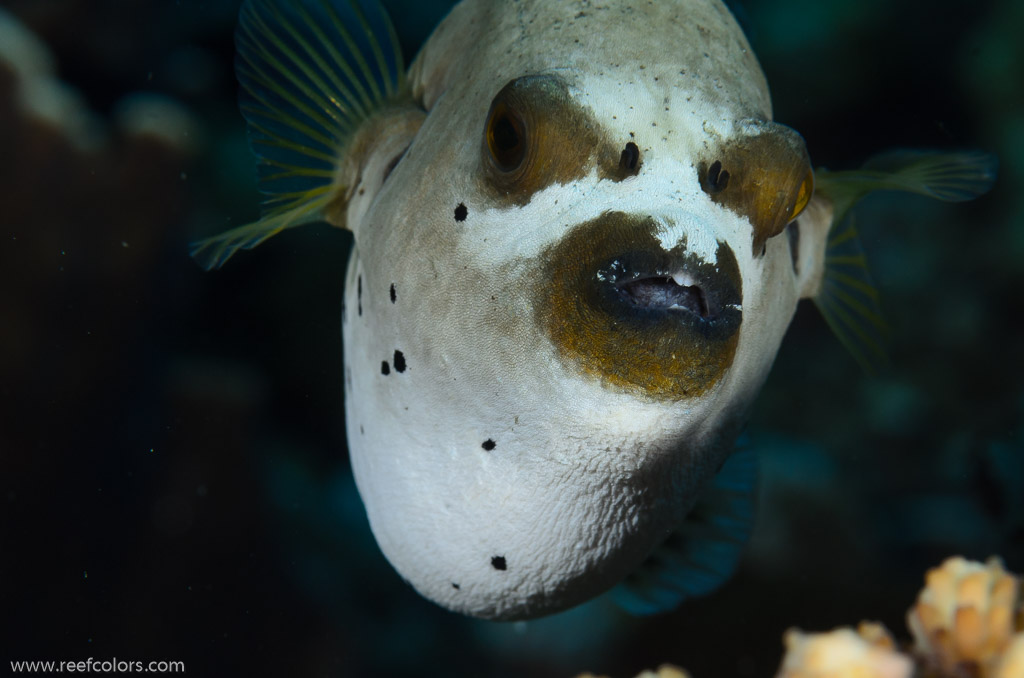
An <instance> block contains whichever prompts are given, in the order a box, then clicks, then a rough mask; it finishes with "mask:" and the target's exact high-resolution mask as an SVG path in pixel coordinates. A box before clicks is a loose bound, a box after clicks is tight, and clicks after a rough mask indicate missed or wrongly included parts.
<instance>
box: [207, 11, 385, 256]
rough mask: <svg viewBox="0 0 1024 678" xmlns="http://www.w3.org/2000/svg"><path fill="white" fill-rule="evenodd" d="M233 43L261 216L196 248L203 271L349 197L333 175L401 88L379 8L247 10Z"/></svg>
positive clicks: (311, 219)
mask: <svg viewBox="0 0 1024 678" xmlns="http://www.w3.org/2000/svg"><path fill="white" fill-rule="evenodd" d="M235 42H236V47H237V50H238V55H237V58H236V61H235V70H236V73H237V75H238V80H239V83H240V85H241V94H240V97H239V98H240V106H241V110H242V115H243V116H244V117H245V120H246V123H247V129H248V135H249V145H250V147H251V148H252V151H253V153H254V154H255V155H256V157H257V159H258V165H257V167H258V176H259V185H260V192H261V193H262V194H263V196H264V200H263V203H262V216H261V218H260V219H259V221H256V222H254V223H251V224H247V225H245V226H241V227H239V228H235V229H233V230H230V231H228V232H226V233H222V234H220V235H217V236H214V237H212V238H208V239H206V240H201V241H199V242H197V243H193V245H192V256H193V257H195V259H196V261H198V262H199V264H200V265H201V266H203V268H206V269H211V268H219V267H220V266H221V265H222V264H223V263H224V262H225V261H227V260H228V259H229V258H230V257H231V255H233V254H234V253H235V252H237V251H238V250H240V249H251V248H253V247H255V246H256V245H259V244H260V243H261V242H263V241H264V240H266V239H267V238H269V237H271V236H272V235H275V234H276V233H279V232H280V231H282V230H284V229H286V228H292V227H294V226H299V225H302V224H306V223H310V222H314V221H319V220H321V219H322V218H323V211H324V209H325V207H327V205H328V204H330V203H331V202H332V201H333V200H335V199H336V198H337V197H338V195H339V194H340V193H342V192H343V191H344V190H345V188H346V187H345V186H342V185H341V182H340V180H339V178H338V167H339V164H340V162H341V160H342V159H343V155H344V151H345V148H346V146H347V144H348V143H349V142H350V141H351V139H352V137H353V135H354V134H355V132H356V130H358V129H359V127H360V125H362V123H364V122H365V121H366V120H367V119H368V118H369V117H370V116H372V115H373V114H374V112H376V111H378V110H380V109H382V108H383V107H385V106H386V105H387V104H388V102H389V101H391V100H393V99H394V98H395V97H396V96H397V95H398V94H399V93H400V92H401V91H402V90H403V89H404V83H405V70H404V67H403V65H402V55H401V50H400V49H399V46H398V40H397V38H396V36H395V32H394V29H393V28H392V26H391V21H390V20H389V19H388V16H387V14H386V13H385V12H384V10H383V8H382V7H381V6H380V4H379V3H378V2H376V0H246V2H245V3H244V4H243V5H242V9H241V11H240V12H239V19H238V28H237V30H236V33H235Z"/></svg>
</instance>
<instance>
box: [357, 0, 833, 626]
mask: <svg viewBox="0 0 1024 678" xmlns="http://www.w3.org/2000/svg"><path fill="white" fill-rule="evenodd" d="M410 79H411V82H412V87H413V94H414V96H415V98H416V100H417V101H418V102H419V103H420V104H421V105H422V107H423V109H425V110H426V116H425V118H424V119H422V124H419V123H417V125H418V126H417V125H413V126H411V127H409V126H407V127H406V128H403V129H404V130H405V131H404V135H405V136H404V137H403V136H401V135H397V136H396V139H400V141H396V142H395V143H394V144H392V145H391V146H389V147H388V148H389V150H388V152H387V153H386V154H381V155H380V157H379V158H378V160H376V161H374V160H372V159H371V160H370V161H367V162H366V163H365V164H364V165H363V168H364V171H363V174H362V178H361V180H360V181H361V182H362V183H360V184H357V185H356V187H355V188H354V189H353V199H352V200H351V202H349V204H348V212H347V216H346V219H347V223H348V225H349V227H350V228H351V229H352V230H353V232H354V234H355V248H354V251H353V254H352V258H351V260H350V265H349V271H348V278H347V283H346V284H347V291H346V307H345V312H344V317H343V334H344V344H345V380H346V403H347V404H346V420H347V428H348V437H349V443H350V450H351V460H352V465H353V469H354V473H355V477H356V481H357V484H358V487H359V491H360V494H361V495H362V497H363V500H364V502H365V504H366V508H367V512H368V516H369V520H370V525H371V527H372V529H373V532H374V535H375V536H376V538H377V541H378V543H379V544H380V546H381V548H382V550H383V551H384V553H385V555H386V556H387V558H388V559H389V560H390V562H391V563H392V564H393V565H394V566H395V568H396V569H397V570H398V572H399V573H400V574H401V575H402V577H403V578H405V579H406V580H408V581H409V582H410V583H411V584H412V585H413V586H414V587H415V588H416V589H417V590H418V591H419V592H420V593H422V594H423V595H425V596H427V597H428V598H431V599H432V600H434V601H436V602H438V603H440V604H442V605H444V606H446V607H448V608H450V609H453V610H456V611H459V612H463V613H466V614H470V615H475V616H480V617H486V618H493V619H516V618H529V617H536V616H540V615H543V614H548V613H552V612H556V611H559V610H562V609H565V608H567V607H570V606H572V605H575V604H577V603H579V602H582V601H584V600H586V599H588V598H590V597H593V596H595V595H597V594H599V593H601V592H602V591H605V590H607V589H608V588H610V587H611V586H613V585H614V584H615V583H617V582H618V581H620V580H622V578H623V577H624V576H625V575H627V574H628V573H629V572H630V571H631V570H633V569H634V568H636V567H637V566H638V565H639V564H640V563H641V562H642V561H643V560H644V558H645V557H646V556H647V555H649V554H650V552H651V551H652V549H654V548H655V547H657V546H658V544H659V543H660V542H662V541H663V540H664V539H665V538H666V536H667V535H668V534H669V533H670V532H671V531H672V530H673V529H674V527H675V526H677V525H678V524H679V523H680V522H681V521H682V520H683V519H684V518H685V516H686V513H687V511H688V510H689V509H690V508H691V507H692V506H693V504H694V502H695V501H696V499H697V497H698V495H699V493H700V491H701V489H702V488H703V487H704V485H705V484H706V482H707V481H708V480H709V478H710V477H711V476H713V475H714V473H715V472H716V471H717V469H718V468H719V467H720V466H721V464H722V463H723V462H724V460H725V458H726V456H727V455H728V453H729V451H730V449H731V445H732V442H733V440H734V439H735V436H736V433H737V429H738V427H739V426H740V425H741V424H742V420H743V417H744V413H745V411H746V410H747V408H748V405H749V404H750V402H751V400H752V399H753V397H754V396H755V395H756V392H757V390H758V389H759V388H760V386H761V384H762V382H763V380H764V379H765V377H766V375H767V372H768V370H769V368H770V366H771V363H772V360H773V358H774V356H775V353H776V351H777V349H778V346H779V344H780V342H781V340H782V336H783V333H784V332H785V329H786V327H787V325H788V324H789V321H790V319H791V317H792V315H793V312H794V310H795V307H796V303H797V301H798V299H799V298H800V297H801V296H803V295H805V294H806V291H807V288H808V287H809V286H810V285H811V282H810V280H809V275H810V273H809V272H807V271H801V270H800V265H799V263H800V262H799V258H800V257H799V255H800V252H801V251H804V250H805V249H806V248H808V247H811V246H812V245H811V244H809V243H808V241H809V240H810V239H811V238H812V237H816V236H814V233H817V231H815V230H814V229H804V231H805V233H804V235H803V237H802V238H801V237H800V234H801V231H800V229H799V227H798V225H797V224H799V222H797V224H794V219H795V218H796V217H797V216H798V215H800V213H801V211H802V210H804V208H805V207H806V206H807V204H808V202H809V200H810V198H811V194H812V191H813V178H812V173H811V167H810V163H809V159H808V155H807V152H806V150H805V147H804V143H803V141H802V139H801V138H800V136H799V135H798V134H797V133H796V132H794V131H792V130H791V129H789V128H787V127H784V126H782V125H780V124H777V123H775V122H772V121H771V109H770V102H769V97H768V93H767V87H766V85H765V82H764V77H763V75H762V73H761V70H760V68H759V66H758V64H757V62H756V59H755V58H754V56H753V54H752V52H751V51H750V48H749V45H748V44H747V42H746V40H745V38H744V36H743V34H742V32H741V31H740V29H739V28H738V27H737V25H736V23H735V22H734V20H733V18H732V16H731V15H730V14H729V12H728V10H726V9H725V7H724V6H723V5H721V4H720V3H718V2H704V1H700V2H698V1H696V0H689V1H684V2H672V3H668V2H665V3H661V2H659V3H649V4H645V5H644V6H643V7H640V6H636V7H634V6H633V5H632V4H630V3H609V4H607V5H602V6H600V7H597V6H593V5H591V4H590V3H587V2H556V3H552V2H543V1H540V0H536V1H532V2H531V1H524V2H516V3H513V2H484V1H483V0H480V1H476V2H464V3H462V4H460V5H459V6H457V7H456V8H455V9H454V10H453V12H452V13H451V15H450V16H449V17H448V18H447V19H446V20H445V21H444V22H443V23H442V24H441V26H440V27H439V28H438V29H437V30H436V31H435V33H434V35H433V36H432V37H431V39H430V40H429V41H428V43H427V44H426V46H425V47H424V49H423V51H422V52H421V54H420V56H419V57H418V58H417V61H416V62H415V63H414V64H413V66H412V69H411V71H410ZM811 211H813V210H808V212H811ZM805 216H806V215H805ZM787 234H788V235H787Z"/></svg>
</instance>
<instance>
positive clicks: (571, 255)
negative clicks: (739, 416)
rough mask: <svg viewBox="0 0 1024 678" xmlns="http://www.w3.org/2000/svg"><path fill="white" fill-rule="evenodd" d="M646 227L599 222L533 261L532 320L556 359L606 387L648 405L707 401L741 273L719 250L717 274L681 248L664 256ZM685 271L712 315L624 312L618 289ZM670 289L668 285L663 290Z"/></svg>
mask: <svg viewBox="0 0 1024 678" xmlns="http://www.w3.org/2000/svg"><path fill="white" fill-rule="evenodd" d="M657 230H658V224H657V223H656V222H655V221H654V220H653V219H651V218H650V217H638V216H634V215H627V214H623V213H621V212H606V213H605V214H603V215H601V216H600V217H597V218H596V219H594V220H592V221H589V222H585V223H582V224H579V225H578V226H576V227H574V228H573V229H572V230H571V231H569V233H568V234H567V235H566V236H565V237H564V238H562V239H561V240H560V241H559V242H557V243H555V244H553V245H551V246H550V247H548V248H547V249H546V250H545V251H544V252H543V253H542V254H541V257H540V260H541V265H542V268H541V271H540V275H539V277H538V279H537V280H536V282H535V283H534V286H533V293H532V296H533V298H534V299H535V303H534V309H535V313H536V318H537V320H538V323H539V325H540V326H541V327H543V328H544V329H545V331H546V332H547V334H548V337H549V338H550V340H551V342H552V344H553V345H554V346H555V348H556V349H557V351H558V353H559V354H560V355H561V356H562V357H563V358H565V359H566V360H567V361H568V362H569V363H570V364H572V365H573V366H574V367H575V369H577V370H579V371H580V372H582V373H584V374H586V375H589V376H591V377H594V378H596V379H599V380H600V381H601V382H602V383H603V384H604V385H605V386H607V387H610V388H613V389H617V390H623V391H627V392H632V393H637V394H640V395H642V396H645V397H648V398H651V399H655V400H681V399H684V398H693V397H696V396H699V395H701V394H703V393H705V392H706V391H707V390H708V389H709V388H711V387H712V386H714V385H715V384H716V383H718V381H719V380H720V379H721V378H722V375H723V374H724V373H725V371H726V369H728V367H729V366H730V365H731V364H732V361H733V357H734V355H735V352H736V345H737V342H738V341H739V326H740V323H741V321H742V312H741V310H740V305H741V301H742V289H741V285H742V283H741V278H740V272H739V266H738V265H737V263H736V257H735V255H734V254H733V251H732V249H730V248H729V246H728V245H726V244H722V243H720V244H719V247H718V255H717V264H710V263H705V262H702V261H700V260H699V259H698V258H697V257H696V256H695V255H694V254H692V253H688V252H687V251H686V248H685V244H683V245H680V246H677V247H676V248H674V249H672V250H671V251H668V252H666V251H665V250H663V249H662V248H661V245H660V243H659V241H658V239H657V237H656V233H657ZM678 271H685V272H686V273H687V275H688V276H690V277H692V278H693V279H694V280H695V281H696V282H697V285H699V286H701V287H702V288H703V289H702V290H701V295H702V301H704V299H707V300H710V301H708V302H706V305H705V304H702V305H698V308H701V306H703V307H704V310H705V311H707V308H706V306H707V305H709V306H710V307H711V309H710V311H709V312H698V313H694V312H690V311H685V310H676V309H674V308H673V309H668V310H666V309H664V308H660V309H653V310H652V309H651V308H645V307H643V306H638V305H636V304H635V303H631V301H630V299H629V297H628V295H624V294H623V293H622V290H623V285H622V284H621V283H622V281H624V280H625V281H635V280H641V281H644V280H647V281H652V282H654V281H661V280H664V278H665V276H666V275H668V276H670V275H671V274H672V273H675V272H678ZM669 286H670V284H669Z"/></svg>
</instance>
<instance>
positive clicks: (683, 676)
mask: <svg viewBox="0 0 1024 678" xmlns="http://www.w3.org/2000/svg"><path fill="white" fill-rule="evenodd" d="M576 678H603V677H602V676H596V675H594V674H593V673H581V674H580V675H578V676H576ZM636 678H690V674H689V673H687V672H686V671H684V670H682V669H681V668H679V667H678V666H672V665H671V664H662V665H661V666H659V667H658V670H657V671H643V672H641V673H639V674H637V676H636Z"/></svg>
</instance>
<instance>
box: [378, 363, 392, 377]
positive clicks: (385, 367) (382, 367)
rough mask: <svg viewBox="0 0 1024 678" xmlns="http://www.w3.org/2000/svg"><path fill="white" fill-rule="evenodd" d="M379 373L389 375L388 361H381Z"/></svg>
mask: <svg viewBox="0 0 1024 678" xmlns="http://www.w3.org/2000/svg"><path fill="white" fill-rule="evenodd" d="M380 373H381V374H384V375H387V374H391V366H390V365H388V361H387V360H382V361H381V363H380Z"/></svg>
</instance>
